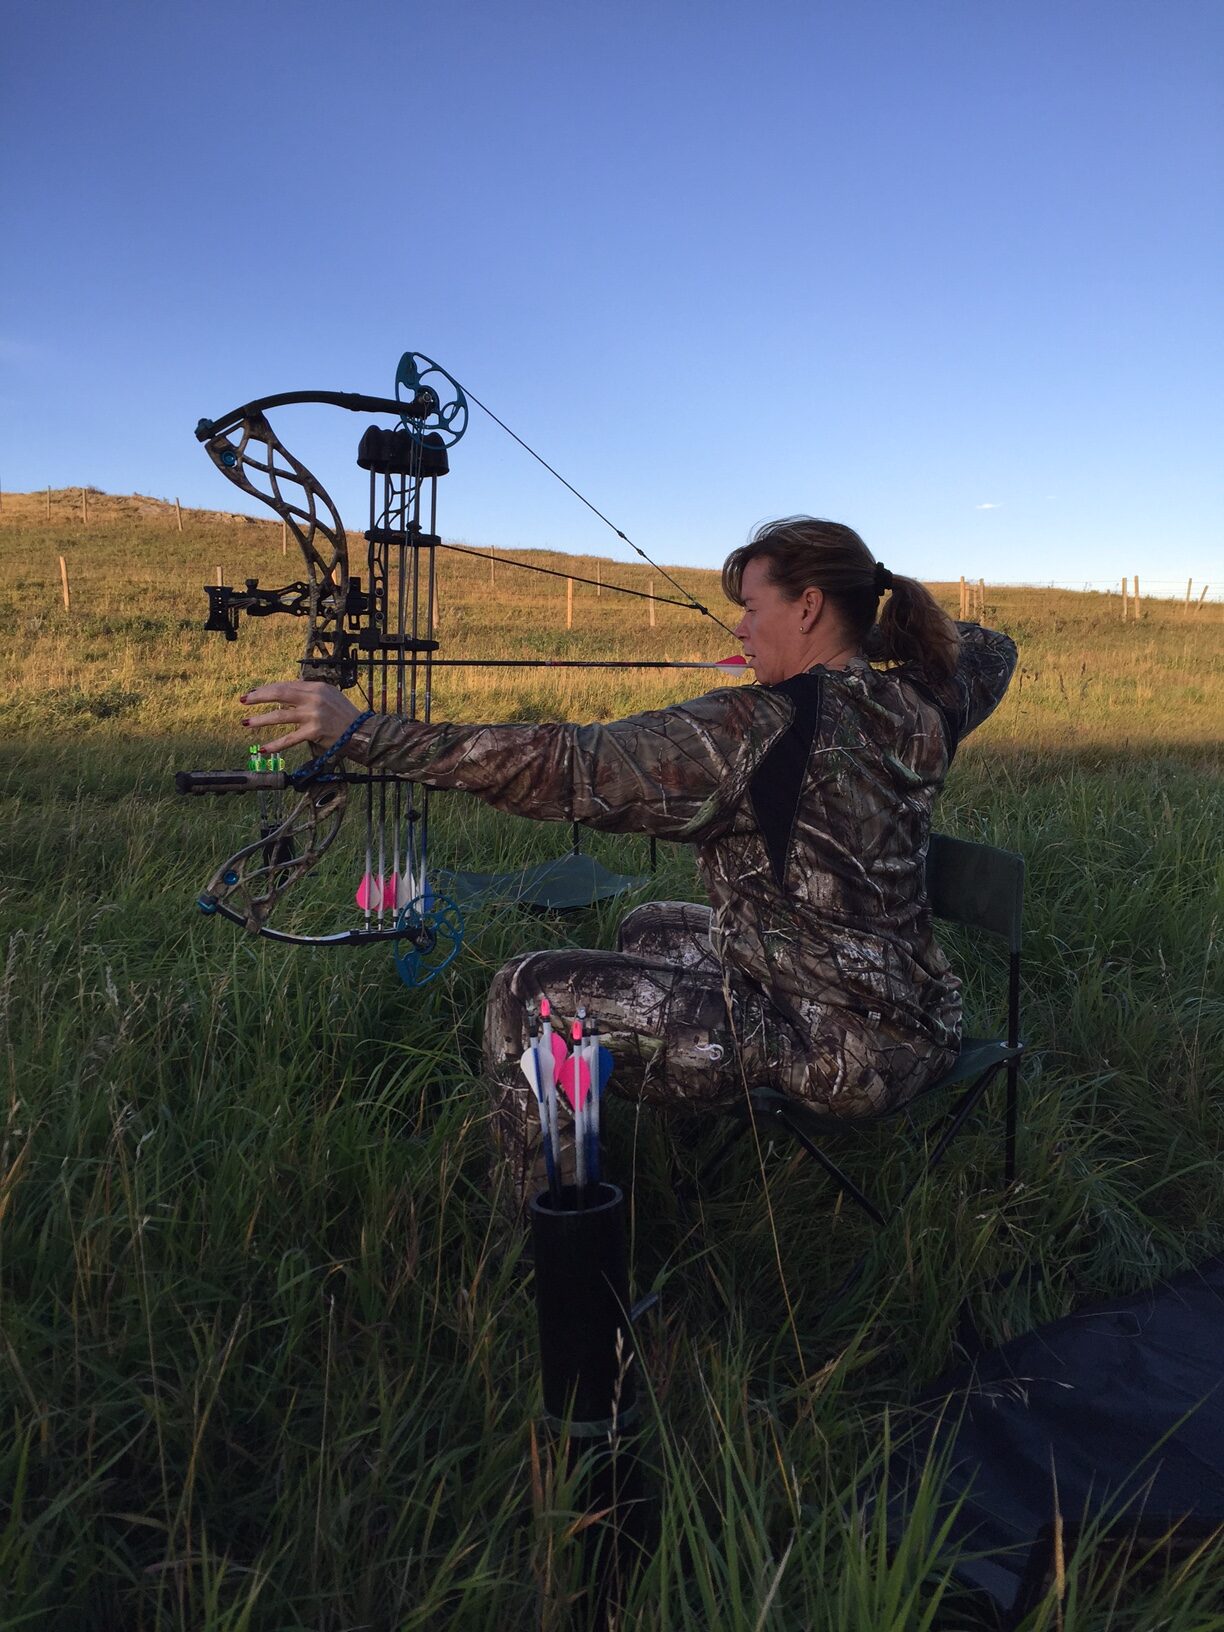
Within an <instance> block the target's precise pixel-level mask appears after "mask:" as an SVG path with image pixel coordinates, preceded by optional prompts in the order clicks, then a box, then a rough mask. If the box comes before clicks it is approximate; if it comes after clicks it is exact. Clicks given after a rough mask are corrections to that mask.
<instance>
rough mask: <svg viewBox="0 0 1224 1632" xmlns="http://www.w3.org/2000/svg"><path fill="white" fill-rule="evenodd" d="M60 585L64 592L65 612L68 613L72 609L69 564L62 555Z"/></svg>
mask: <svg viewBox="0 0 1224 1632" xmlns="http://www.w3.org/2000/svg"><path fill="white" fill-rule="evenodd" d="M60 583H61V585H62V586H63V591H64V611H65V612H68V611H70V610H71V607H72V596H71V595H70V594H69V593H68V563H67V561H65V560H64V558H63V556H62V555H61V556H60Z"/></svg>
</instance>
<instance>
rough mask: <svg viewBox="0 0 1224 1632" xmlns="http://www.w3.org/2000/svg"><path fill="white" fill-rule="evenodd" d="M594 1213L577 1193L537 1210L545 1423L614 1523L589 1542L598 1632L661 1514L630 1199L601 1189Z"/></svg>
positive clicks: (582, 1492)
mask: <svg viewBox="0 0 1224 1632" xmlns="http://www.w3.org/2000/svg"><path fill="white" fill-rule="evenodd" d="M586 1197H587V1205H586V1206H585V1207H579V1206H578V1204H577V1203H578V1191H577V1189H576V1187H574V1186H572V1185H566V1186H564V1187H563V1188H562V1191H561V1200H560V1203H559V1204H558V1203H557V1202H555V1201H554V1200H553V1198H552V1196H551V1195H550V1193H549V1192H548V1191H547V1190H544V1191H542V1192H541V1193H540V1194H539V1195H538V1196H536V1197H535V1198H534V1199H533V1200H532V1202H531V1207H530V1213H531V1239H532V1245H533V1248H534V1252H535V1285H536V1313H537V1316H538V1319H539V1331H540V1371H541V1374H542V1377H543V1383H544V1413H545V1422H546V1423H547V1425H548V1426H549V1427H550V1428H552V1429H553V1430H558V1429H561V1428H564V1429H566V1430H567V1431H568V1441H567V1443H568V1447H569V1458H570V1465H571V1468H572V1467H575V1466H579V1465H580V1466H581V1467H582V1470H583V1473H582V1480H581V1485H580V1487H579V1492H578V1499H579V1501H580V1502H581V1503H582V1504H583V1505H584V1506H585V1507H586V1509H587V1511H588V1512H592V1513H603V1514H605V1515H606V1517H605V1518H603V1519H602V1520H600V1521H599V1522H598V1523H594V1524H591V1525H589V1526H587V1527H586V1528H585V1529H584V1530H582V1531H581V1541H582V1545H583V1549H584V1554H585V1559H586V1563H585V1566H584V1574H585V1575H586V1576H587V1579H588V1580H589V1581H590V1599H589V1606H588V1607H589V1612H590V1613H589V1617H588V1619H587V1624H588V1625H589V1626H591V1627H602V1626H603V1625H604V1624H605V1623H606V1622H607V1621H608V1618H609V1615H610V1614H614V1613H615V1612H616V1610H617V1609H618V1607H619V1605H620V1602H621V1598H622V1594H623V1591H624V1589H625V1588H626V1587H627V1585H628V1584H629V1582H630V1580H631V1579H632V1576H633V1574H634V1573H635V1571H636V1567H637V1565H638V1564H639V1563H640V1562H642V1561H643V1560H644V1558H646V1557H647V1556H649V1553H650V1551H651V1550H652V1548H653V1541H654V1532H655V1530H656V1529H657V1524H658V1513H657V1503H656V1501H655V1500H654V1499H653V1498H648V1497H647V1492H646V1483H645V1479H644V1477H643V1473H642V1468H641V1464H640V1461H639V1454H638V1453H639V1448H640V1447H639V1446H638V1443H637V1429H638V1425H639V1424H640V1421H641V1415H642V1413H641V1405H640V1402H639V1399H638V1386H637V1379H638V1371H639V1368H640V1360H639V1359H638V1356H637V1354H636V1352H635V1351H636V1349H637V1346H638V1345H637V1338H636V1336H635V1333H634V1326H633V1322H634V1318H635V1316H637V1315H640V1314H643V1313H645V1310H646V1308H648V1307H649V1306H650V1305H652V1304H653V1303H654V1302H655V1299H654V1298H653V1297H651V1298H649V1299H644V1300H643V1301H642V1303H641V1304H639V1305H637V1306H636V1307H632V1306H631V1305H630V1303H629V1268H628V1255H627V1250H626V1242H625V1195H624V1192H623V1191H622V1190H621V1189H620V1188H619V1187H618V1186H617V1185H614V1184H599V1185H591V1186H589V1187H588V1188H587V1192H586Z"/></svg>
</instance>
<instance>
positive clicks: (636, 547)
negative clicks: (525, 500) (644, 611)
mask: <svg viewBox="0 0 1224 1632" xmlns="http://www.w3.org/2000/svg"><path fill="white" fill-rule="evenodd" d="M463 392H464V395H465V396H466V397H467V398H468V400H469V401H471V402H474V403H475V404H476V406H477V408H479V409H481V410H482V411H483V412H484V413H486V414H488V416H489V418H490V419H491V420H492V421H493V423H494V424H495V425H500V426H501V428H502V430H503V431H505V433H506V435H507V436H509V437H511V438H513V440H514V441H515V442H517V443H518V445H519V447H520V448H522V449H523V451H524V453H529V454H530V455H531V457H532V458H533V459H534V460H535V461H536V463H537V464H539V465H543V466H544V469H545V470H546V471H547V472H548V474H549V475H550V476H555V477H556V478H557V480H558V481H559V482H560V483H561V486H562V487H565V488H568V489H569V491H570V492H571V493H572V494H573V495H574V497H575V498H576V499H577V500H578V501H579V502H580V503H581V504H585V505H586V507H587V509H588V510H589V511H590V512H591V514H592V515H593V516H598V517H599V519H600V521H602V522H603V524H604V526H605V527H610V528H611V529H612V531H613V532H614V533H615V534H616V536H617V538H619V539H620V540H621V541H622V542H623V543H625V544H628V546H629V548H630V549H631V550H633V551H634V552H635V553H636V554H637V555H640V556H641V558H642V560H643V561H645V563H646V565H647V566H648V567H653V568H654V570H655V572H657V573H659V574H660V575H661V576H662V577H664V578H666V579H667V581H668V583H669V584H670V585H671V586H672V588H673V589H677V590H679V591H680V593H681V595H683V596H684V600H683V601H682V602H681V603H680V604H681V605H683V606H691V607H692V608H693V609H694V611H697V612H700V613H701V615H702V616H703V617H706V618H712V619H713V620H714V622H715V623H716V624H717V625H718V627H719V628H720V629H723V630H726V632H727V634H729V635H731V636H732V638H733V639H734V632H733V631H732V630H731V629H729V628H728V627H727V625H726V624H725V623H724V622H723V621H722V619H721V618H720V617H718V616H717V615H716V614H715V613H713V612H711V611H710V609H709V607H708V606H703V605H702V604H701V602H700V601H699V600H698V599H697V597H696V596H695V595H693V594H691V593H690V592H689V591H688V590H687V589H685V587H684V585H683V584H681V583H678V582H677V581H676V579H675V578H673V577H672V575H671V573H670V572H668V570H667V568H666V567H661V566H659V564H658V562H657V561H652V560H651V558H650V556H648V555H647V554H646V551H645V550H644V549H643V548H642V547H641V545H640V544H635V543H634V542H633V540H632V539H631V538H630V537H629V535H628V533H625V532H622V531H621V529H620V528H619V527H618V526H617V525H616V523H615V522H614V521H611V520H609V518H608V517H607V516H605V515H604V513H603V511H602V510H601V509H600V508H599V507H598V505H595V504H592V503H591V501H590V499H588V498H587V497H586V495H585V494H584V493H580V492H579V491H578V489H577V488H576V487H575V486H574V484H573V482H567V481H566V479H565V477H564V476H562V474H561V472H560V471H559V470H556V469H554V468H553V466H552V465H550V464H549V462H548V460H547V459H545V458H544V456H543V454H539V453H537V452H536V450H535V449H534V448H533V447H532V446H531V444H530V443H529V442H524V440H523V438H522V437H521V436H519V434H518V433H517V431H512V430H511V429H510V427H509V425H507V424H506V422H505V420H504V419H499V418H498V417H497V415H496V414H495V413H494V412H493V410H492V408H490V407H489V406H488V404H487V403H483V402H481V400H480V398H479V397H478V396H477V395H476V393H475V392H474V391H470V390H469V389H468V387H467V386H466V385H465V386H464V387H463ZM514 564H515V565H517V566H522V565H525V563H523V562H516V563H514ZM534 570H535V571H537V572H544V571H547V570H548V569H547V568H544V567H537V568H535V569H534ZM569 576H571V575H570V574H568V573H558V574H557V577H560V578H565V577H569ZM582 582H584V583H589V582H590V580H589V579H583V580H582ZM625 593H626V594H641V591H640V590H638V591H634V590H627V591H625ZM645 598H646V599H649V597H648V596H647V597H645Z"/></svg>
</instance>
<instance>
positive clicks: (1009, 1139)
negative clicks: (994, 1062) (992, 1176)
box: [1003, 1060, 1020, 1189]
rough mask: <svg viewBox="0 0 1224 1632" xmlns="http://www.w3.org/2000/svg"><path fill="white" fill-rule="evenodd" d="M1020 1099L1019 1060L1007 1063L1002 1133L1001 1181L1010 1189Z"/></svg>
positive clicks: (1014, 1175)
mask: <svg viewBox="0 0 1224 1632" xmlns="http://www.w3.org/2000/svg"><path fill="white" fill-rule="evenodd" d="M1019 1101H1020V1061H1019V1060H1009V1061H1008V1063H1007V1117H1006V1131H1005V1134H1004V1156H1003V1183H1004V1187H1005V1188H1007V1189H1010V1188H1011V1186H1012V1185H1013V1184H1014V1183H1015V1182H1016V1121H1017V1113H1018V1110H1019Z"/></svg>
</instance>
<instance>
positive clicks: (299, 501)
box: [175, 352, 468, 986]
mask: <svg viewBox="0 0 1224 1632" xmlns="http://www.w3.org/2000/svg"><path fill="white" fill-rule="evenodd" d="M395 389H396V395H395V397H394V399H389V398H384V397H370V396H364V395H360V394H358V393H354V392H342V391H290V392H284V393H282V394H280V395H277V396H270V397H260V398H258V399H256V400H255V401H254V402H248V403H244V404H243V405H242V406H241V407H239V408H235V409H233V410H232V411H231V412H230V413H228V414H225V415H223V416H222V418H220V419H217V420H207V419H202V420H201V421H200V423H199V425H198V426H197V427H196V436H197V437H198V438H199V440H200V441H201V442H203V443H204V445H205V447H206V448H207V450H208V453H209V456H210V458H211V459H212V461H213V463H214V464H215V465H216V466H217V468H218V469H219V470H220V471H221V473H222V475H224V476H226V477H227V478H228V479H229V480H230V481H231V482H233V483H234V484H235V486H237V487H239V488H241V489H242V490H243V492H244V493H248V494H250V495H251V496H252V497H254V498H257V499H259V500H260V501H261V502H262V503H264V504H267V505H269V506H270V507H271V509H273V510H274V511H275V512H276V514H277V515H278V516H280V517H281V519H282V521H283V522H284V523H285V525H286V527H287V528H288V529H289V531H291V532H292V533H293V536H294V538H295V539H296V540H297V542H298V544H299V546H300V547H301V551H302V555H303V557H304V559H305V563H306V579H305V581H304V582H297V583H292V584H288V585H286V586H285V587H284V588H282V589H261V588H260V586H259V581H258V579H255V578H248V579H247V581H246V587H245V588H244V589H235V588H231V587H229V586H226V585H215V586H208V589H207V593H208V619H207V622H206V623H205V628H206V629H211V630H216V631H219V632H220V633H222V634H224V636H225V638H226V639H227V640H236V639H237V637H238V626H239V618H240V616H241V614H243V613H245V614H246V615H247V616H248V617H266V616H269V615H271V614H274V613H284V614H287V615H290V616H293V617H301V618H304V619H305V620H306V642H305V650H304V651H303V654H302V658H301V675H302V678H303V679H304V680H320V681H328V682H330V683H331V684H333V685H337V686H340V687H343V688H349V687H356V688H357V689H358V691H359V692H360V694H361V695H362V696H363V698H364V701H365V704H366V707H367V708H370V709H377V710H378V711H379V712H382V713H386V712H389V711H390V712H394V713H397V714H404V713H407V714H408V716H409V718H412V719H415V718H417V710H418V697H419V696H420V697H421V700H422V703H423V708H422V713H421V717H422V718H423V719H428V718H429V711H430V700H431V691H432V688H431V684H430V671H431V666H432V661H433V654H434V652H435V651H436V649H437V644H438V643H437V641H436V640H435V639H434V605H435V598H434V586H435V572H436V569H435V551H436V549H437V547H438V544H439V542H440V540H439V538H438V535H437V531H436V528H437V484H438V477H439V476H443V475H445V474H446V472H447V471H448V469H449V460H448V457H447V449H448V448H449V447H451V446H453V445H454V444H455V443H456V442H457V441H458V440H459V438H460V437H461V436H462V435H463V433H464V431H465V429H466V428H467V420H468V407H467V400H466V398H465V396H464V393H463V390H462V388H461V387H460V386H459V384H458V383H457V381H455V380H454V379H452V378H451V376H450V375H449V374H447V373H446V371H445V369H442V368H440V367H439V366H438V365H437V364H436V363H434V362H432V361H431V360H430V359H429V358H428V357H424V356H422V355H421V354H420V353H418V352H405V354H404V356H403V357H402V358H401V360H400V364H399V368H398V370H397V372H396V378H395ZM295 403H322V404H328V405H332V406H335V407H339V408H345V409H348V410H349V411H351V412H355V413H363V412H364V413H370V414H390V415H394V416H395V417H396V418H397V419H398V421H399V423H398V426H396V427H394V428H383V427H380V426H378V425H371V426H370V428H369V429H368V430H367V431H366V432H365V434H364V436H363V437H362V439H361V443H360V447H359V449H358V454H357V462H358V464H359V465H360V466H361V468H362V469H364V470H367V471H368V472H369V476H370V525H369V528H368V529H367V531H366V533H365V540H366V544H367V546H368V551H367V557H366V560H367V567H368V576H367V580H366V587H365V588H364V589H363V587H362V583H361V579H360V578H359V577H357V576H355V575H354V574H352V573H351V572H350V569H349V554H348V540H347V537H346V535H345V531H344V526H343V523H342V522H341V520H340V515H339V512H338V511H337V509H336V506H335V505H334V504H333V503H332V500H331V499H330V497H329V496H328V494H327V492H326V490H325V489H324V488H323V486H322V484H321V483H320V482H319V481H318V479H317V478H316V477H315V476H314V475H313V474H312V472H311V471H309V470H308V469H307V468H306V466H305V465H304V464H303V463H302V462H301V460H299V459H297V458H295V456H294V455H293V454H292V453H290V451H289V450H288V449H287V448H286V447H285V445H284V444H283V443H282V442H281V441H280V439H279V438H278V437H277V435H276V433H275V432H274V431H273V429H272V427H271V425H270V424H269V423H268V420H267V418H266V413H267V411H268V410H270V409H273V408H280V407H285V406H287V405H290V404H295ZM426 520H427V522H428V525H427V526H426V525H425V521H426ZM422 557H424V561H422ZM422 681H423V686H422V684H421V682H422ZM175 782H176V786H177V787H178V790H179V792H180V793H187V794H225V793H255V794H257V795H258V796H259V800H260V807H261V808H260V824H259V825H260V832H259V837H258V838H257V839H256V840H254V841H253V842H251V843H248V844H246V845H244V846H243V847H242V848H241V849H240V850H238V851H237V852H236V854H234V855H232V856H230V857H229V858H228V860H226V861H224V862H222V864H221V865H220V867H218V868H217V869H216V871H215V872H214V873H213V875H212V877H211V878H210V879H209V881H208V884H207V885H206V886H205V889H204V891H203V893H202V894H201V896H200V898H199V906H200V908H201V910H202V911H203V912H205V913H208V914H219V915H220V916H222V917H225V918H228V919H230V920H231V921H232V922H234V923H237V924H241V925H243V926H244V927H245V928H247V929H248V930H251V931H253V932H255V933H257V934H260V935H264V936H267V937H268V938H270V939H272V940H276V941H285V942H289V943H292V944H295V945H301V946H346V945H347V946H352V945H362V944H367V943H369V942H373V941H391V942H396V943H399V944H398V945H397V947H396V961H397V964H398V966H399V970H400V974H401V976H402V977H403V978H404V980H405V981H406V982H407V984H409V985H413V986H415V985H422V984H424V983H425V982H426V981H427V980H430V979H432V978H433V976H434V975H436V974H438V973H439V972H440V971H441V970H442V969H443V968H445V967H446V965H447V964H448V963H449V962H450V961H451V960H452V958H454V956H455V954H456V953H457V952H458V950H459V946H460V944H461V942H462V938H463V920H462V917H461V915H460V913H459V910H458V908H457V907H456V906H455V905H454V903H453V902H451V901H449V900H447V899H445V898H443V897H440V896H437V895H436V894H435V893H434V892H433V890H432V889H431V887H430V883H429V877H428V870H427V867H428V860H427V851H428V821H429V816H428V790H427V789H423V790H421V794H420V800H419V805H418V804H417V803H416V802H414V800H413V797H412V790H411V789H406V788H405V785H404V783H403V782H402V781H400V780H398V779H397V778H395V777H391V776H386V775H382V774H380V773H377V772H373V771H368V770H357V769H349V768H347V767H346V766H345V765H344V763H343V761H342V760H341V759H339V758H336V757H334V756H332V755H327V754H324V755H320V756H319V757H318V758H317V759H313V760H311V761H309V762H308V763H307V764H306V765H305V766H302V767H300V768H299V769H298V770H296V771H286V770H285V769H284V768H283V764H282V763H272V764H269V763H267V762H265V761H264V760H263V758H262V756H259V754H258V751H257V750H256V749H252V751H251V763H250V765H249V766H248V769H247V770H245V771H181V772H179V773H178V775H177V776H176V778H175ZM354 786H356V787H359V788H361V789H362V790H364V805H365V841H366V842H365V873H364V876H363V878H362V880H361V883H360V885H359V887H358V889H357V892H356V902H357V906H358V908H359V909H360V913H361V918H360V920H359V922H358V923H357V924H356V925H353V926H351V927H348V928H345V929H341V930H338V931H334V930H333V931H329V932H326V933H314V932H309V931H308V932H304V933H296V932H290V931H286V930H281V929H274V928H273V927H272V926H271V924H270V922H269V920H270V919H271V916H272V914H273V912H274V911H275V910H276V908H277V906H278V904H279V903H280V902H281V901H282V900H283V899H284V897H285V896H286V895H287V894H288V893H289V891H290V890H292V889H293V888H294V887H295V886H296V885H298V884H299V883H300V881H301V880H302V879H304V878H305V877H306V875H307V874H309V873H310V872H311V870H312V869H313V868H314V867H315V865H316V863H317V862H318V861H319V859H320V858H321V857H322V856H323V855H324V853H325V852H326V851H327V850H328V849H329V848H330V846H331V844H332V843H333V841H334V840H335V838H336V835H337V833H338V832H339V830H340V826H341V823H342V821H343V819H344V814H345V810H346V807H347V804H348V800H349V790H350V788H352V787H354ZM294 792H296V793H298V794H299V795H300V797H299V798H298V799H297V801H296V803H294V804H293V805H292V807H291V808H290V809H289V811H288V814H285V813H284V812H283V811H282V810H281V809H280V801H281V800H282V799H283V798H284V796H285V794H287V793H294Z"/></svg>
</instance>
